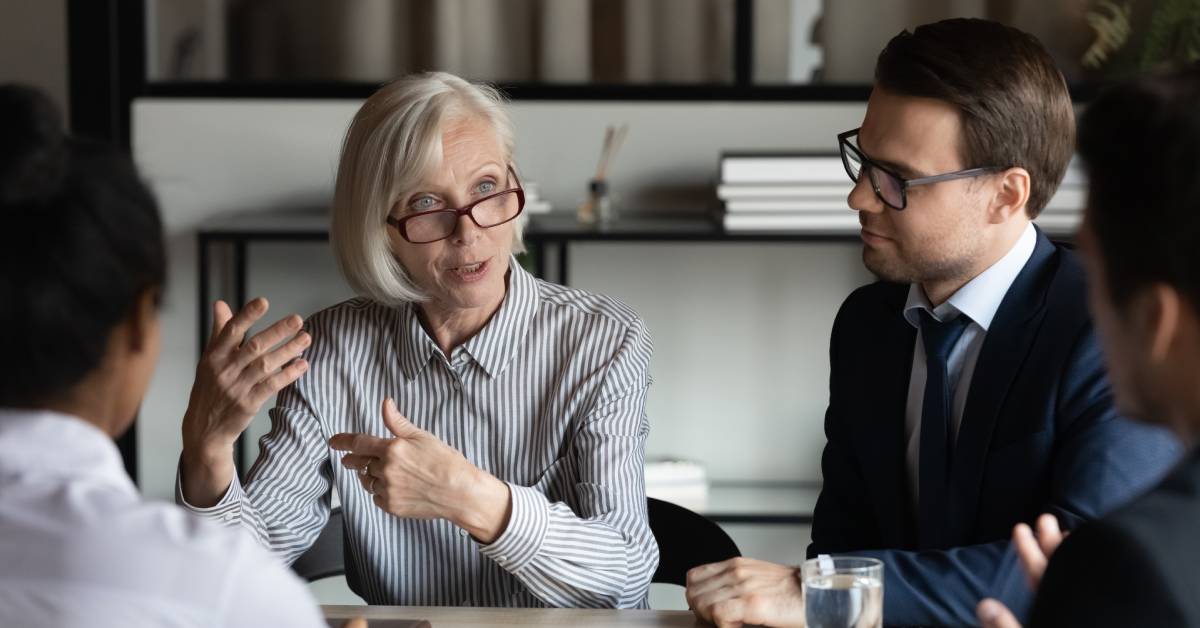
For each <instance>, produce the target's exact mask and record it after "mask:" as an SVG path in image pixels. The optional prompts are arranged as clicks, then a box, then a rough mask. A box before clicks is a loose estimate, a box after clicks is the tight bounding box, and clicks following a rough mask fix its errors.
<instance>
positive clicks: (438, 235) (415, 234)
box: [404, 210, 458, 243]
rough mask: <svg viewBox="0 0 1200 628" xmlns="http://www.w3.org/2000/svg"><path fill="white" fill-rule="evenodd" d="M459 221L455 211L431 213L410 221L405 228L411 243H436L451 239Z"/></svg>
mask: <svg viewBox="0 0 1200 628" xmlns="http://www.w3.org/2000/svg"><path fill="white" fill-rule="evenodd" d="M457 220H458V215H457V214H455V212H454V210H444V211H431V212H425V213H423V214H417V215H416V216H414V217H412V218H410V219H408V221H407V222H405V223H404V227H405V230H406V232H407V235H408V240H409V241H410V242H417V243H420V242H435V241H437V240H441V239H442V238H448V237H450V234H452V233H454V223H455V222H457Z"/></svg>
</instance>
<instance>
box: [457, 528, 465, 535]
mask: <svg viewBox="0 0 1200 628" xmlns="http://www.w3.org/2000/svg"><path fill="white" fill-rule="evenodd" d="M458 535H459V536H467V531H466V530H464V529H462V528H459V529H458Z"/></svg>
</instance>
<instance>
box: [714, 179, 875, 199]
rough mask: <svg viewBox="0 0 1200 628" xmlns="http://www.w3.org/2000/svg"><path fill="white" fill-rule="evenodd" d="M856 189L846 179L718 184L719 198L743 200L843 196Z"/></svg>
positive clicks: (843, 197)
mask: <svg viewBox="0 0 1200 628" xmlns="http://www.w3.org/2000/svg"><path fill="white" fill-rule="evenodd" d="M853 189H854V183H853V182H852V181H850V179H846V182H845V183H844V184H838V185H834V184H820V183H794V184H788V183H722V184H720V185H718V186H717V198H719V199H721V200H724V201H729V200H735V199H737V200H741V199H748V198H814V197H816V198H831V197H832V198H842V199H845V198H846V197H847V196H849V195H850V191H851V190H853Z"/></svg>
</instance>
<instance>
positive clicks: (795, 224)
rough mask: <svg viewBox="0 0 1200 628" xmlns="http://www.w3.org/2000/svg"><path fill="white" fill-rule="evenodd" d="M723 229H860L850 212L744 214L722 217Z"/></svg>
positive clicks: (812, 230)
mask: <svg viewBox="0 0 1200 628" xmlns="http://www.w3.org/2000/svg"><path fill="white" fill-rule="evenodd" d="M723 221H724V225H725V228H726V229H727V230H729V231H811V232H814V233H847V234H851V233H857V232H858V230H859V229H860V228H861V227H860V226H859V223H858V213H857V212H853V211H850V210H848V209H847V210H844V211H840V212H810V213H784V212H779V213H743V214H725V216H724V217H723Z"/></svg>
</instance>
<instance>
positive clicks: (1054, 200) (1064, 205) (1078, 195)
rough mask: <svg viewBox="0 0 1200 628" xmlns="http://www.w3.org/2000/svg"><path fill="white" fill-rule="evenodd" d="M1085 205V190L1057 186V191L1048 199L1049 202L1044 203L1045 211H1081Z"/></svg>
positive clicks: (1075, 187)
mask: <svg viewBox="0 0 1200 628" xmlns="http://www.w3.org/2000/svg"><path fill="white" fill-rule="evenodd" d="M1086 205H1087V189H1086V188H1081V187H1077V186H1059V188H1058V191H1056V192H1055V193H1054V196H1052V197H1050V202H1048V203H1046V210H1069V211H1083V208H1084V206H1086ZM1043 211H1045V210H1043Z"/></svg>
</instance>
